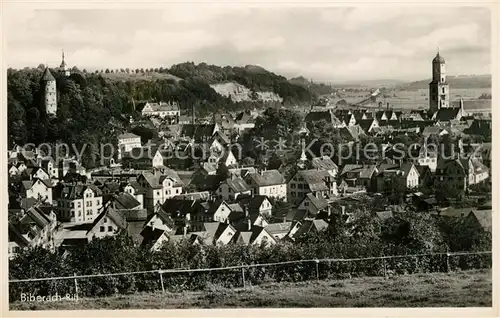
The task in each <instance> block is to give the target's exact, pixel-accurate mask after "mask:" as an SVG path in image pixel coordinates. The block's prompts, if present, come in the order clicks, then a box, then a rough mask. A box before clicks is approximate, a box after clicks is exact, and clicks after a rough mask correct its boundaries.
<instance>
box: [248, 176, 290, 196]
mask: <svg viewBox="0 0 500 318" xmlns="http://www.w3.org/2000/svg"><path fill="white" fill-rule="evenodd" d="M245 181H246V182H247V183H248V185H249V186H250V187H251V188H252V190H253V193H254V194H255V195H263V196H267V197H270V198H275V199H281V200H284V201H286V200H287V184H286V180H285V178H284V177H283V175H282V174H281V173H280V172H279V171H278V170H262V171H260V172H254V173H248V174H247V175H246V176H245Z"/></svg>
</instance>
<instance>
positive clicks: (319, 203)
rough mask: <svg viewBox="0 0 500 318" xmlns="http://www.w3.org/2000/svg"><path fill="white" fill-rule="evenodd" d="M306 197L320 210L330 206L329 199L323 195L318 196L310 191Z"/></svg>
mask: <svg viewBox="0 0 500 318" xmlns="http://www.w3.org/2000/svg"><path fill="white" fill-rule="evenodd" d="M306 197H307V199H308V200H309V202H311V204H312V205H313V206H314V207H315V208H316V209H318V210H322V209H324V208H326V207H327V206H328V201H326V199H325V198H323V197H320V198H317V197H316V196H315V195H314V194H312V193H308V194H307V195H306Z"/></svg>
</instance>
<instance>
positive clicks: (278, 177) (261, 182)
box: [248, 170, 285, 187]
mask: <svg viewBox="0 0 500 318" xmlns="http://www.w3.org/2000/svg"><path fill="white" fill-rule="evenodd" d="M248 177H249V178H251V179H252V181H253V182H254V183H255V184H256V185H257V186H259V187H267V186H273V185H279V184H284V183H285V178H284V177H283V175H282V174H281V173H280V172H279V171H278V170H266V171H261V172H260V173H249V174H248Z"/></svg>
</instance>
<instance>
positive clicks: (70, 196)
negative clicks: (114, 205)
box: [55, 184, 103, 223]
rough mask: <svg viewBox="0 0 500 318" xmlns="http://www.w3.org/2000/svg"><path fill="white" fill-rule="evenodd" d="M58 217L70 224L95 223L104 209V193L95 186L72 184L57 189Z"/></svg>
mask: <svg viewBox="0 0 500 318" xmlns="http://www.w3.org/2000/svg"><path fill="white" fill-rule="evenodd" d="M55 201H56V202H57V215H58V218H59V219H60V220H61V221H64V222H70V223H88V222H93V221H94V220H95V218H96V217H97V216H98V215H99V213H100V212H101V210H102V207H103V194H102V191H101V190H100V189H99V188H97V187H96V186H94V185H86V184H83V185H82V184H76V185H74V184H71V185H63V184H61V185H59V186H58V187H57V188H56V199H55Z"/></svg>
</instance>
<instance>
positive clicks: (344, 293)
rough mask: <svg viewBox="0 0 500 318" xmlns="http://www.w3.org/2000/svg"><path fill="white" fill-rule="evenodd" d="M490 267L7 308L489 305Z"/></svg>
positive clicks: (490, 304) (15, 305)
mask: <svg viewBox="0 0 500 318" xmlns="http://www.w3.org/2000/svg"><path fill="white" fill-rule="evenodd" d="M491 306H492V280H491V270H474V271H464V272H455V273H449V274H448V273H432V274H413V275H403V276H395V277H390V278H387V279H385V278H383V277H364V278H351V279H345V280H324V281H319V282H318V281H307V282H300V283H270V284H267V285H263V286H258V287H246V288H238V289H227V288H219V287H216V286H214V287H212V288H211V289H210V290H207V291H204V292H183V293H165V294H162V293H149V294H146V293H142V294H134V295H122V296H113V297H104V298H94V299H92V298H82V299H80V300H78V301H77V302H70V301H66V302H52V303H20V302H15V303H12V304H10V310H57V309H60V310H71V309H175V308H236V307H247V308H251V307H254V308H256V307H271V308H272V307H491Z"/></svg>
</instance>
